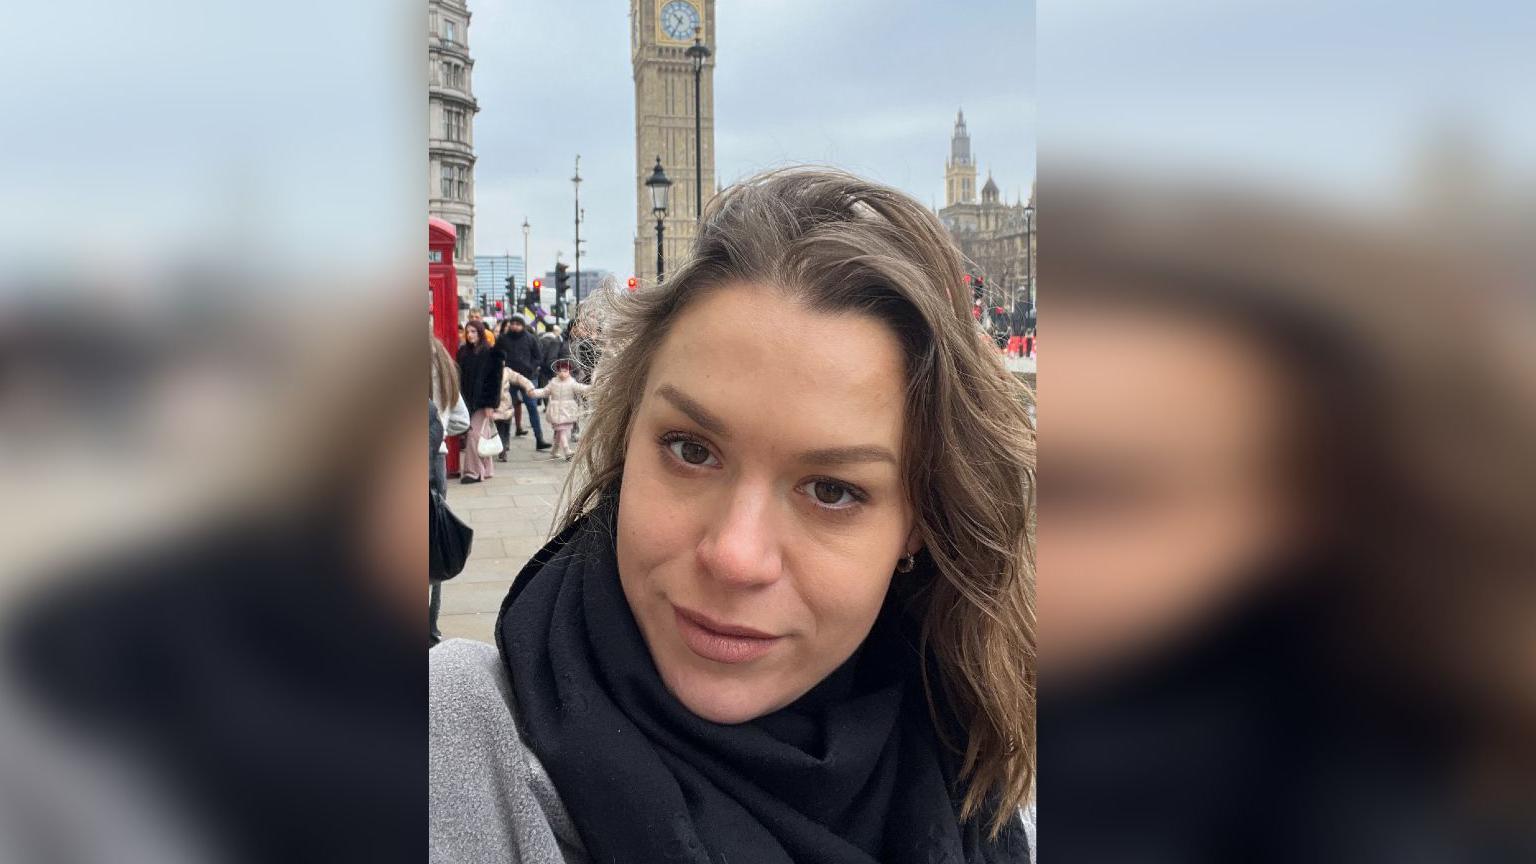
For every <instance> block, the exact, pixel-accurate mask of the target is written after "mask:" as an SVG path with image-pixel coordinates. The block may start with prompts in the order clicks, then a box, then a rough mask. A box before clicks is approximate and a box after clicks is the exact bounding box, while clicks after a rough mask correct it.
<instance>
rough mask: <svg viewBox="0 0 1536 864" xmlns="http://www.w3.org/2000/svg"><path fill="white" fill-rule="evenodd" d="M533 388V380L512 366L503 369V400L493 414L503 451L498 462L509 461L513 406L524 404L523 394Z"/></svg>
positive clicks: (497, 456)
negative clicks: (509, 434)
mask: <svg viewBox="0 0 1536 864" xmlns="http://www.w3.org/2000/svg"><path fill="white" fill-rule="evenodd" d="M532 389H533V382H532V381H529V380H528V379H527V378H524V377H523V376H522V375H519V374H518V373H517V372H515V371H513V369H512V367H511V366H504V367H502V370H501V401H500V402H499V403H498V404H497V406H496V411H495V413H493V414H492V415H491V416H492V418H493V419H495V421H496V431H497V432H499V433H500V434H501V445H502V451H501V452H500V453H497V454H496V461H497V462H505V461H507V449H508V448H509V447H510V446H511V439H510V437H509V436H508V433H509V432H510V431H511V426H512V416H513V414H514V411H513V406H514V405H521V404H523V398H522V397H523V394H525V393H526V392H528V391H530V390H532Z"/></svg>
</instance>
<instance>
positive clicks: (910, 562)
mask: <svg viewBox="0 0 1536 864" xmlns="http://www.w3.org/2000/svg"><path fill="white" fill-rule="evenodd" d="M916 566H917V558H916V557H914V556H913V555H911V554H910V553H909V554H906V555H903V556H901V560H899V561H897V562H896V572H897V573H911V572H912V568H913V567H916Z"/></svg>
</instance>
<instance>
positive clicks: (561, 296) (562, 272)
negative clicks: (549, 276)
mask: <svg viewBox="0 0 1536 864" xmlns="http://www.w3.org/2000/svg"><path fill="white" fill-rule="evenodd" d="M568 269H569V268H567V267H566V266H565V264H563V263H556V264H555V302H556V303H560V304H562V305H563V304H564V303H565V292H567V291H569V290H570V289H571V274H570V273H569V272H567V270H568Z"/></svg>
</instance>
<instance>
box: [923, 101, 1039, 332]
mask: <svg viewBox="0 0 1536 864" xmlns="http://www.w3.org/2000/svg"><path fill="white" fill-rule="evenodd" d="M975 189H976V162H975V159H974V158H973V157H972V155H971V135H970V132H969V131H968V130H967V129H966V128H965V112H964V111H961V112H960V113H959V115H958V116H957V117H956V118H955V131H954V134H953V136H952V137H951V138H950V144H949V159H948V161H947V162H946V163H945V167H944V207H943V209H941V210H939V219H940V221H942V222H943V223H944V227H946V228H948V229H949V233H950V236H951V237H953V238H954V239H955V244H956V245H957V246H959V247H960V251H961V252H962V253H964V254H965V256H966V257H967V258H969V259H970V262H971V265H972V272H974V273H976V274H977V275H980V276H982V277H984V279H985V281H986V285H987V294H988V296H987V297H986V304H987V306H989V307H991V306H1002V307H1003V308H1005V309H1009V310H1010V311H1011V310H1013V309H1014V307H1015V305H1016V304H1017V303H1019V302H1020V301H1021V300H1027V301H1032V300H1033V298H1034V296H1035V272H1036V271H1035V189H1034V184H1030V190H1029V201H1028V202H1025V201H1023V200H1018V199H1016V200H1015V201H1014V203H1012V204H1008V203H1006V202H1004V201H1003V197H1002V193H1001V190H999V189H998V186H997V181H995V180H993V179H992V175H991V173H990V172H988V174H987V182H986V185H984V186H982V187H981V201H980V202H979V203H978V202H977V200H976V192H975Z"/></svg>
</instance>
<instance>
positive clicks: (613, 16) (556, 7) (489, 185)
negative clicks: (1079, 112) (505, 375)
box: [469, 0, 1035, 277]
mask: <svg viewBox="0 0 1536 864" xmlns="http://www.w3.org/2000/svg"><path fill="white" fill-rule="evenodd" d="M647 2H649V0H647ZM469 7H470V11H471V12H472V13H473V16H474V17H473V20H472V23H471V25H470V31H469V43H470V53H471V55H472V56H473V57H474V58H475V68H474V90H475V95H476V97H477V98H478V99H479V102H480V108H481V110H480V113H479V114H477V115H476V116H475V153H476V155H477V156H478V162H477V163H476V168H475V186H476V189H475V226H476V235H475V251H476V253H477V254H480V255H488V254H501V253H503V252H510V253H511V254H514V255H517V254H521V253H522V245H523V238H522V228H521V226H522V222H523V218H524V217H525V216H526V217H527V219H528V221H529V223H530V224H531V225H532V228H533V230H532V235H531V239H530V243H529V248H530V255H531V257H532V259H533V262H534V266H533V267H532V268H531V269H532V271H533V272H534V273H543V272H544V271H546V270H548V269H550V268H551V267H552V266H553V263H554V255H555V252H556V250H559V251H560V252H561V253H562V258H563V260H565V261H566V262H570V261H571V252H572V235H573V227H574V226H573V224H572V222H573V217H574V213H573V208H572V200H571V182H570V177H571V173H572V160H573V158H574V157H575V155H576V154H577V153H578V152H579V153H580V154H581V176H582V178H583V182H582V184H581V197H582V206H583V207H584V209H585V210H586V223H585V224H584V225H583V235H584V236H585V237H586V238H587V242H586V243H585V244H584V246H585V247H586V251H585V254H584V256H583V258H582V264H583V269H587V268H588V267H597V268H602V269H607V270H612V271H614V272H615V273H617V274H619V275H620V276H621V277H625V276H628V275H629V273H630V271H631V270H632V269H633V266H634V245H633V241H634V232H635V186H634V178H635V172H636V166H635V150H634V117H635V105H634V81H633V78H632V77H631V68H630V59H629V4H628V2H626V0H576V2H570V3H532V2H529V0H469ZM1034 14H1035V7H1034V2H1033V0H979V2H964V3H958V2H957V3H948V2H946V3H939V2H935V0H838V2H828V0H719V2H718V4H717V7H716V15H717V17H718V19H719V20H718V32H717V41H718V45H717V46H716V60H717V62H718V66H717V67H716V71H715V146H716V151H717V152H716V159H717V162H716V169H717V171H718V172H719V176H720V178H721V180H722V182H729V181H730V180H732V179H735V178H739V177H742V176H745V175H747V174H750V173H752V172H754V171H757V170H759V169H762V168H766V167H770V166H775V165H781V164H787V163H798V162H819V163H827V164H832V165H836V166H839V167H842V168H847V169H849V170H851V171H854V172H857V173H859V174H863V175H865V176H867V177H871V178H873V179H876V180H880V181H882V182H885V183H889V184H891V185H894V186H897V187H899V188H901V189H904V190H906V191H907V192H910V193H911V194H912V195H914V196H916V197H917V198H918V199H919V200H921V201H923V202H924V203H927V204H930V205H931V204H933V203H935V202H937V204H938V205H939V206H942V205H943V203H944V201H943V197H944V160H945V158H946V156H947V155H948V153H949V138H950V133H951V131H952V128H953V125H954V119H955V110H956V109H957V108H959V107H962V106H963V107H964V108H965V117H966V122H967V125H968V126H969V127H970V131H971V142H972V148H973V152H974V153H975V156H976V158H977V160H978V164H979V167H980V177H981V178H982V180H984V179H985V177H986V173H987V170H988V169H989V168H990V169H991V170H992V172H993V175H994V176H995V177H996V179H997V182H998V185H999V186H1001V187H1002V190H1003V194H1004V196H1005V197H1006V198H1008V199H1009V200H1010V201H1011V200H1012V199H1013V197H1014V195H1015V193H1022V194H1024V195H1025V196H1027V195H1028V194H1029V184H1030V182H1031V180H1032V179H1033V177H1034V164H1035V35H1034V33H1035V30H1034ZM669 168H670V166H669Z"/></svg>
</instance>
